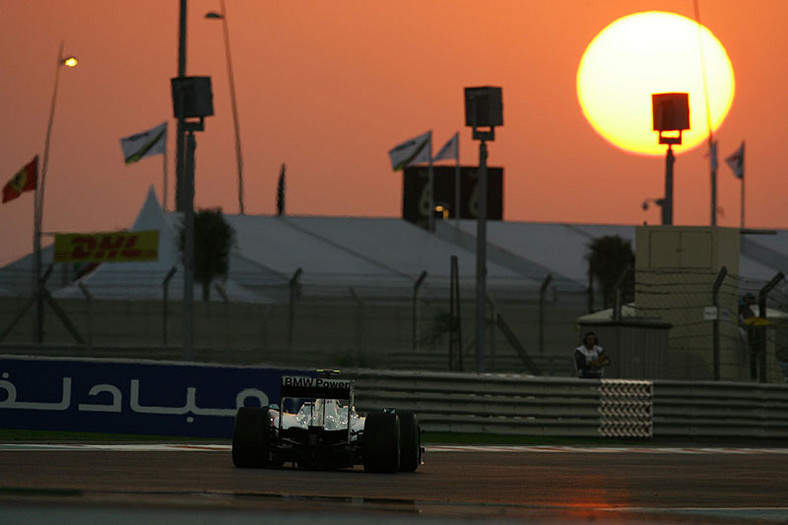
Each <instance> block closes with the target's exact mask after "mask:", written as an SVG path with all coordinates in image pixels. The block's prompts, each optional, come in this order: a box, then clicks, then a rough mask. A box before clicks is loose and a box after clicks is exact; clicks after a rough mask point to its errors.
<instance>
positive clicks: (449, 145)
mask: <svg viewBox="0 0 788 525" xmlns="http://www.w3.org/2000/svg"><path fill="white" fill-rule="evenodd" d="M459 141H460V133H459V132H457V133H455V134H454V136H452V138H450V139H449V141H448V142H446V144H444V145H443V147H442V148H441V149H440V151H439V152H438V154H437V155H435V158H434V159H432V161H433V162H438V161H439V160H443V159H457V157H458V154H459V151H460V148H458V147H457V145H458V142H459Z"/></svg>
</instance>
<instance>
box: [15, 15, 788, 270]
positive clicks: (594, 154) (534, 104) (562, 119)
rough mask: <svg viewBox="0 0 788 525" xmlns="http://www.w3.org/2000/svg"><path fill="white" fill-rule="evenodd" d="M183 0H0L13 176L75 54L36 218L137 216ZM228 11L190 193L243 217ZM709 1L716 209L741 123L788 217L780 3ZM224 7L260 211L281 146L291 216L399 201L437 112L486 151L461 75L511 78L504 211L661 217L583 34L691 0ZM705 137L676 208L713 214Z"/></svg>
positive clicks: (84, 225)
mask: <svg viewBox="0 0 788 525" xmlns="http://www.w3.org/2000/svg"><path fill="white" fill-rule="evenodd" d="M178 4H179V2H178V0H135V1H134V2H126V1H120V0H79V1H66V0H2V13H3V17H2V22H0V23H1V24H2V31H0V49H2V50H3V52H2V53H1V54H0V72H2V82H0V114H2V119H0V137H2V140H1V141H0V179H2V181H0V183H1V184H4V183H5V182H6V181H7V180H8V179H9V178H10V177H11V176H12V175H13V174H14V173H15V172H16V171H17V170H18V169H19V168H21V167H22V166H23V165H24V164H25V163H27V162H28V161H29V160H30V159H31V158H32V157H33V156H34V155H35V154H42V153H43V149H44V138H45V134H46V124H47V118H48V113H49V104H50V99H51V96H52V87H53V82H54V77H55V63H56V59H57V51H58V46H59V43H60V41H61V40H64V41H65V43H66V52H67V53H70V54H74V55H76V56H77V57H79V59H80V61H81V62H80V65H79V67H78V68H77V69H75V70H64V71H63V72H62V77H61V83H60V89H59V93H58V103H57V111H56V115H55V122H54V129H53V133H52V143H51V150H50V160H49V170H48V175H47V182H46V198H45V211H44V224H43V229H44V231H47V232H52V231H61V232H79V231H100V230H113V229H122V228H126V227H128V226H129V225H130V224H131V222H132V221H133V220H134V218H135V216H136V213H137V211H138V210H139V208H140V206H141V204H142V202H143V200H144V197H145V194H146V191H147V188H148V187H149V186H150V185H151V184H153V185H154V186H155V187H156V190H157V193H158V195H159V196H161V185H162V157H152V158H147V159H144V160H143V161H141V162H139V163H137V164H134V165H130V166H126V165H124V163H123V158H122V154H121V150H120V144H119V140H120V138H121V137H123V136H126V135H129V134H132V133H136V132H139V131H143V130H145V129H148V128H150V127H153V126H154V125H156V124H158V123H160V122H162V121H164V120H169V121H170V123H171V124H172V125H171V131H172V132H171V134H170V151H171V152H172V151H173V148H172V147H173V145H174V123H175V121H174V120H173V119H172V117H171V115H172V110H171V100H170V91H169V79H170V78H171V77H173V76H175V75H176V73H177V24H178ZM218 9H219V1H218V0H189V30H188V66H187V73H188V74H190V75H207V76H211V77H213V90H214V110H215V113H216V114H215V116H213V117H210V118H209V119H207V120H206V130H205V131H204V132H202V133H199V134H198V135H197V157H196V164H197V172H196V185H197V194H196V200H195V205H196V207H197V208H201V207H215V206H220V207H222V208H223V209H224V211H225V212H226V213H237V212H238V199H237V183H236V180H237V179H236V171H235V156H234V155H235V152H234V142H233V140H234V139H233V130H232V116H231V110H230V99H229V88H228V82H227V70H226V65H225V54H224V42H223V37H222V27H221V23H220V22H219V21H217V20H206V19H204V18H203V15H204V14H205V13H206V12H207V11H210V10H218ZM700 9H701V21H702V22H703V24H704V25H706V26H707V27H708V28H709V29H710V30H711V31H712V32H713V33H714V34H715V35H716V36H717V37H718V38H719V39H720V40H721V42H722V43H723V45H724V46H725V47H726V49H727V51H728V54H729V56H730V59H731V62H732V63H733V67H734V71H735V76H736V82H737V86H736V98H735V100H734V103H733V108H732V110H731V112H730V114H729V116H728V118H727V120H726V121H725V123H724V124H723V126H722V127H721V129H720V130H719V132H718V134H717V137H718V139H719V143H720V157H721V162H720V169H719V175H718V178H719V200H718V205H719V206H720V207H722V208H723V210H724V216H721V217H720V218H719V220H718V224H720V225H723V226H738V224H739V199H740V193H739V192H740V183H739V181H738V180H737V179H735V178H734V177H733V175H732V174H731V171H730V170H729V169H728V167H727V166H726V165H725V164H724V162H722V158H724V157H725V156H727V155H728V154H730V153H732V152H733V151H734V150H735V149H736V148H737V147H738V145H739V143H740V142H741V140H746V141H747V161H746V170H747V173H746V179H747V183H746V184H747V186H746V197H747V203H746V211H747V226H749V227H777V228H788V211H787V210H788V206H787V205H788V191H786V183H785V182H784V181H785V172H786V158H785V157H786V156H788V148H786V147H785V142H786V135H788V132H786V117H788V110H786V108H785V102H784V100H785V97H786V95H785V94H786V93H788V56H787V55H786V50H788V32H786V31H785V30H784V23H785V20H786V19H787V18H788V2H785V1H783V0H756V1H753V2H742V1H741V0H700ZM227 10H228V21H229V24H230V26H229V27H230V39H231V42H230V45H231V51H232V56H233V66H234V72H235V80H236V91H237V96H238V109H239V114H240V127H241V139H242V146H243V158H244V166H245V169H244V174H245V190H246V191H245V193H246V198H245V206H246V212H247V213H249V214H271V213H273V212H275V209H276V205H275V202H276V201H275V193H276V180H277V177H278V173H279V166H280V165H281V163H283V162H285V163H286V164H287V167H288V171H287V211H288V213H289V214H311V215H315V214H317V215H350V216H386V217H396V216H399V215H400V213H401V202H402V200H401V199H402V196H401V185H402V182H401V175H400V174H399V173H392V171H391V168H390V164H389V159H388V155H387V152H388V150H389V149H390V148H391V147H393V146H394V145H395V144H397V143H398V142H401V141H404V140H406V139H408V138H411V137H414V136H416V135H419V134H421V133H423V132H425V131H427V130H430V129H431V130H432V131H433V136H434V140H435V145H434V151H435V152H437V149H438V148H439V147H440V146H441V145H442V144H443V142H444V141H446V140H448V139H449V137H450V136H451V135H452V134H453V133H454V132H455V131H458V130H459V131H460V144H461V147H460V149H461V159H462V162H463V163H464V164H475V163H476V162H477V159H478V143H477V142H474V141H472V140H471V136H470V135H471V132H470V130H469V129H467V128H465V127H464V126H463V123H464V115H463V112H464V109H463V88H464V87H466V86H476V85H494V86H500V87H502V88H503V100H504V126H503V127H502V128H499V129H497V130H496V140H495V142H493V143H491V144H490V145H489V164H490V165H496V166H503V167H504V169H505V174H504V179H505V182H504V192H505V193H504V217H505V220H509V221H536V222H580V223H615V224H641V223H642V222H643V221H648V222H649V223H652V224H657V223H659V221H660V215H659V209H658V208H655V207H654V206H652V207H650V208H649V210H648V211H645V212H644V211H643V210H642V208H641V203H642V202H643V200H644V199H645V198H649V197H651V198H656V197H661V196H662V194H663V190H664V159H662V158H649V157H642V156H637V155H632V154H628V153H624V152H622V151H621V150H618V149H616V148H615V147H613V146H611V145H609V144H608V143H607V142H606V141H604V140H603V139H602V138H601V137H599V136H598V135H597V134H596V133H595V132H594V131H593V130H592V128H591V127H590V126H589V125H588V123H587V122H586V121H585V119H584V117H583V115H582V112H581V110H580V106H579V104H578V102H577V99H576V94H575V93H576V88H575V77H576V73H577V66H578V64H579V61H580V58H581V56H582V54H583V51H584V50H585V47H586V46H587V45H588V43H589V42H590V41H591V40H592V39H593V38H594V36H595V35H596V34H597V33H598V32H599V31H600V30H601V29H603V28H604V27H605V26H606V25H608V24H609V23H611V22H613V21H614V20H616V19H617V18H619V17H621V16H624V15H627V14H631V13H635V12H638V11H647V10H664V11H671V12H675V13H678V14H682V15H685V16H688V17H690V18H692V17H693V2H692V0H662V1H646V0H557V1H555V2H536V1H530V0H509V1H503V0H491V1H489V2H478V1H470V0H430V1H427V2H425V1H423V0H391V1H370V0H333V1H331V2H327V1H323V0H308V1H289V2H274V1H269V0H227ZM643 125H644V126H651V122H644V123H643ZM655 140H656V137H655ZM704 153H705V152H704V150H703V148H700V149H696V150H694V151H692V152H689V153H686V154H684V155H681V156H679V157H678V159H677V162H676V178H675V190H674V191H675V203H674V223H675V224H679V225H684V224H708V223H709V220H710V218H709V216H710V181H709V168H708V159H707V158H704ZM169 158H170V163H171V164H173V166H170V169H169V173H170V182H171V188H170V191H169V196H170V202H169V206H170V208H171V207H172V199H173V196H174V185H173V184H172V181H174V172H175V170H174V153H173V154H171V155H170V157H169ZM3 174H4V175H3ZM32 207H33V200H32V194H25V195H23V196H22V197H21V198H19V199H17V200H15V201H12V202H10V203H7V204H5V205H2V206H0V222H1V223H2V225H3V226H2V229H0V246H2V249H0V264H5V263H7V262H10V261H11V260H13V259H15V258H17V257H19V256H22V255H24V254H26V253H29V252H30V251H31V250H32V240H31V238H32V229H33V228H32V215H33V213H32ZM45 242H46V243H49V242H50V240H49V239H47V240H46V241H45ZM534 249H539V247H534Z"/></svg>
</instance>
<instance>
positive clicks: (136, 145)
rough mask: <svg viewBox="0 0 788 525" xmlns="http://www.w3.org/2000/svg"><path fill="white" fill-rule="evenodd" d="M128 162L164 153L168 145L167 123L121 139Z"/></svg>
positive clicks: (124, 155) (124, 156)
mask: <svg viewBox="0 0 788 525" xmlns="http://www.w3.org/2000/svg"><path fill="white" fill-rule="evenodd" d="M120 147H121V149H123V158H124V159H125V161H126V164H131V163H132V162H137V161H138V160H140V159H144V158H145V157H150V156H151V155H163V154H164V150H165V148H166V147H167V123H166V122H164V123H162V124H159V125H158V126H156V127H155V128H153V129H149V130H148V131H143V132H142V133H137V134H135V135H130V136H128V137H124V138H122V139H120Z"/></svg>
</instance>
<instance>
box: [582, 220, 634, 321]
mask: <svg viewBox="0 0 788 525" xmlns="http://www.w3.org/2000/svg"><path fill="white" fill-rule="evenodd" d="M588 250H589V251H588V253H587V254H586V260H587V261H588V271H589V274H590V275H591V276H592V277H593V278H595V279H596V280H597V282H598V283H599V287H600V288H601V290H602V303H603V306H602V307H603V308H610V307H612V306H614V305H615V297H616V288H617V286H618V285H619V283H621V288H622V292H623V296H622V299H623V301H624V302H629V301H632V300H634V289H635V286H634V285H635V275H634V272H630V271H629V270H631V269H634V267H635V253H634V252H633V251H632V244H631V243H630V242H629V241H627V240H625V239H622V238H621V237H620V236H618V235H606V236H604V237H599V238H597V239H594V240H593V241H592V242H591V243H590V244H589V245H588ZM622 279H623V281H622Z"/></svg>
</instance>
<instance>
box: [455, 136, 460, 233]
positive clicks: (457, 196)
mask: <svg viewBox="0 0 788 525" xmlns="http://www.w3.org/2000/svg"><path fill="white" fill-rule="evenodd" d="M454 137H455V146H456V151H455V153H456V154H457V156H456V157H455V160H456V163H455V164H454V223H455V224H456V227H457V231H458V233H459V229H460V212H461V210H462V207H461V205H460V198H461V196H462V192H461V191H460V132H459V131H458V132H457V133H455V134H454Z"/></svg>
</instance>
